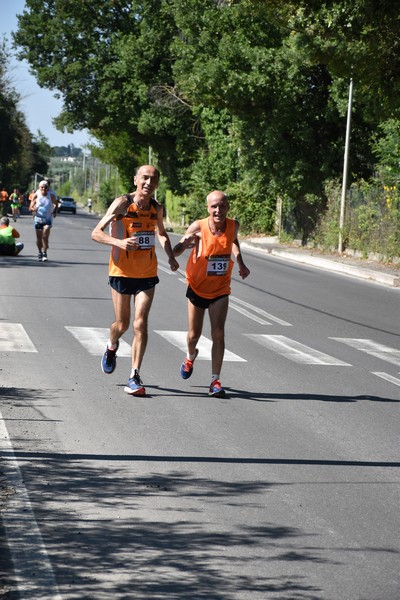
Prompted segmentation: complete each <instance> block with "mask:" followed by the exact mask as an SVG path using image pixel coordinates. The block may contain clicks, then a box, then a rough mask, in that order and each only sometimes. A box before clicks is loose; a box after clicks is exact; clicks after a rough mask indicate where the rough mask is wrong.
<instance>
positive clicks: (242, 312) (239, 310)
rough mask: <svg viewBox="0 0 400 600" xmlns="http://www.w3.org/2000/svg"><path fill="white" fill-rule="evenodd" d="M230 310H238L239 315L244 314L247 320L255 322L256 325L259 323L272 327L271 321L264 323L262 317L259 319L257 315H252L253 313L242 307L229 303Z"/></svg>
mask: <svg viewBox="0 0 400 600" xmlns="http://www.w3.org/2000/svg"><path fill="white" fill-rule="evenodd" d="M229 308H232V309H233V310H236V311H237V312H238V313H240V314H242V315H243V316H244V317H247V318H249V319H251V320H252V321H255V322H256V323H259V324H260V325H271V323H270V322H269V321H264V319H261V317H257V315H252V314H251V312H249V311H248V310H246V309H245V308H242V307H241V306H235V305H234V304H232V302H230V303H229Z"/></svg>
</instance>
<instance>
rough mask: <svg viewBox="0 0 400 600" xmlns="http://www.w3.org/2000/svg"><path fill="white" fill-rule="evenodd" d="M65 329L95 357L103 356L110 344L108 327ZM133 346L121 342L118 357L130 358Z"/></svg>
mask: <svg viewBox="0 0 400 600" xmlns="http://www.w3.org/2000/svg"><path fill="white" fill-rule="evenodd" d="M65 329H67V331H69V332H70V333H72V335H73V336H74V338H75V339H77V340H78V342H79V343H80V344H82V346H83V347H84V348H86V350H87V351H88V352H89V353H90V354H92V355H93V356H102V355H103V354H104V350H105V348H106V344H107V342H108V336H109V329H108V328H106V327H68V326H65ZM131 351H132V350H131V346H130V344H127V343H126V342H124V340H122V339H120V340H119V348H118V356H119V357H121V356H123V357H130V356H131Z"/></svg>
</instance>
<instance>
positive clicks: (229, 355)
mask: <svg viewBox="0 0 400 600" xmlns="http://www.w3.org/2000/svg"><path fill="white" fill-rule="evenodd" d="M154 331H155V333H158V335H161V337H163V338H164V339H166V340H167V342H169V343H170V344H173V345H174V346H176V347H177V348H179V350H181V351H182V352H184V353H185V352H186V349H187V346H186V336H187V332H186V331H160V330H156V329H155V330H154ZM211 346H212V342H211V340H209V339H208V338H206V337H204V336H203V335H202V336H201V337H200V339H199V342H198V344H197V348H198V350H199V354H198V355H197V358H196V360H211ZM228 361H231V362H247V360H246V359H244V358H241V357H240V356H238V355H237V354H234V352H230V351H229V350H225V354H224V362H228Z"/></svg>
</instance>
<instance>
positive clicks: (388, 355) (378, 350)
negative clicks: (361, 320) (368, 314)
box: [330, 337, 400, 366]
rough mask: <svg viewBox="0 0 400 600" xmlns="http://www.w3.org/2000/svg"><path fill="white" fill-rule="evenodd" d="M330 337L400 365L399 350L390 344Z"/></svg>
mask: <svg viewBox="0 0 400 600" xmlns="http://www.w3.org/2000/svg"><path fill="white" fill-rule="evenodd" d="M330 339H331V340H335V341H336V342H341V343H342V344H346V345H347V346H351V348H355V349H356V350H359V351H360V352H366V353H367V354H370V355H372V356H375V357H376V358H380V359H381V360H384V361H386V362H389V363H391V364H392V365H398V366H400V350H396V349H395V348H391V347H390V346H384V345H383V344H379V343H378V342H374V341H373V340H367V339H357V338H336V337H331V338H330Z"/></svg>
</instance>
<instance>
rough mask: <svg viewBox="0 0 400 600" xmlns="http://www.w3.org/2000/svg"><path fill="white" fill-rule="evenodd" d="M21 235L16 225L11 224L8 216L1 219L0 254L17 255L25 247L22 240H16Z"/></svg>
mask: <svg viewBox="0 0 400 600" xmlns="http://www.w3.org/2000/svg"><path fill="white" fill-rule="evenodd" d="M19 237H20V235H19V233H18V231H17V230H16V229H14V227H11V225H10V219H9V218H8V217H2V218H1V219H0V255H2V256H17V254H19V253H20V252H21V250H22V249H23V247H24V244H23V243H22V242H16V241H15V240H16V239H17V238H19Z"/></svg>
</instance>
